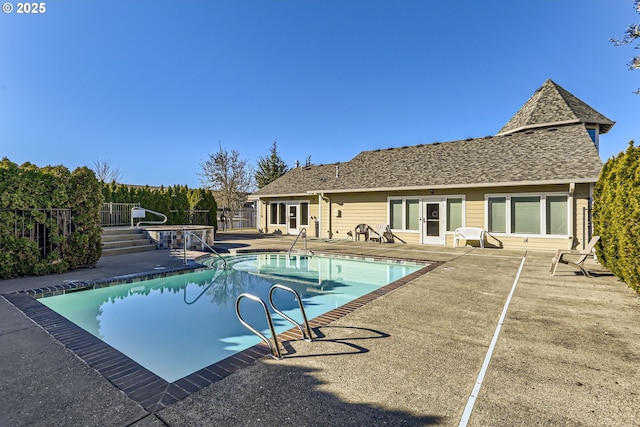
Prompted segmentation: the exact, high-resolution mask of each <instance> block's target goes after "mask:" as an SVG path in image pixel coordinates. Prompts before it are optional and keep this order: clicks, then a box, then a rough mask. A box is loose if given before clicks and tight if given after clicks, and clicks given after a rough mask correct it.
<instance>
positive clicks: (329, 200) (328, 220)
mask: <svg viewBox="0 0 640 427" xmlns="http://www.w3.org/2000/svg"><path fill="white" fill-rule="evenodd" d="M318 196H320V198H321V199H322V200H324V201H326V202H327V207H328V214H327V216H328V218H327V226H328V228H327V237H329V238H331V235H332V234H333V233H331V199H330V198H328V197H326V196H325V195H324V193H319V194H318ZM320 205H322V203H320ZM320 234H322V206H320Z"/></svg>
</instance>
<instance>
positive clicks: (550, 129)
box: [547, 128, 558, 132]
mask: <svg viewBox="0 0 640 427" xmlns="http://www.w3.org/2000/svg"><path fill="white" fill-rule="evenodd" d="M557 130H558V128H549V129H547V132H555V131H557Z"/></svg>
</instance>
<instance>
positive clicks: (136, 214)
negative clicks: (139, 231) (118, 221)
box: [131, 207, 167, 228]
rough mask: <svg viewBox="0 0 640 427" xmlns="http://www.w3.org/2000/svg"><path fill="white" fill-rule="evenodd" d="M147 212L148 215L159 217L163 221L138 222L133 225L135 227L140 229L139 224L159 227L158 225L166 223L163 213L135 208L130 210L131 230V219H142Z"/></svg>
mask: <svg viewBox="0 0 640 427" xmlns="http://www.w3.org/2000/svg"><path fill="white" fill-rule="evenodd" d="M147 212H149V213H150V214H153V215H158V216H161V217H163V218H164V219H163V220H162V221H145V220H140V221H138V223H137V224H136V225H135V226H136V227H140V224H142V223H145V224H155V225H160V224H164V223H165V222H167V216H166V215H165V214H163V213H160V212H156V211H152V210H151V209H147V208H142V207H136V208H132V209H131V228H133V219H134V218H144V217H145V216H147Z"/></svg>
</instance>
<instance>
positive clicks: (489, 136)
mask: <svg viewBox="0 0 640 427" xmlns="http://www.w3.org/2000/svg"><path fill="white" fill-rule="evenodd" d="M491 138H493V136H491V135H487V136H485V137H484V139H491Z"/></svg>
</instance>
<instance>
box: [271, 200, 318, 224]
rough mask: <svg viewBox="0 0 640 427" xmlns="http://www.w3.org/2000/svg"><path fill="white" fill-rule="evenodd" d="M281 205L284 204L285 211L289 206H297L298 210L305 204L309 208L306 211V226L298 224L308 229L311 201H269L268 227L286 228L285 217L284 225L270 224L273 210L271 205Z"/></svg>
mask: <svg viewBox="0 0 640 427" xmlns="http://www.w3.org/2000/svg"><path fill="white" fill-rule="evenodd" d="M281 203H283V204H284V209H285V211H286V209H287V208H288V207H289V206H290V205H298V208H300V205H301V204H303V203H306V204H307V205H308V206H309V208H308V209H307V224H306V225H304V224H300V226H301V227H309V225H310V224H311V215H310V211H311V201H310V200H281V201H277V202H276V201H270V202H269V208H268V215H267V216H268V218H267V221H268V225H269V226H271V227H286V226H287V222H286V221H287V219H286V215H285V223H284V224H277V223H272V222H271V212H272V209H273V205H280V204H281ZM278 218H280V215H278Z"/></svg>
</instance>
